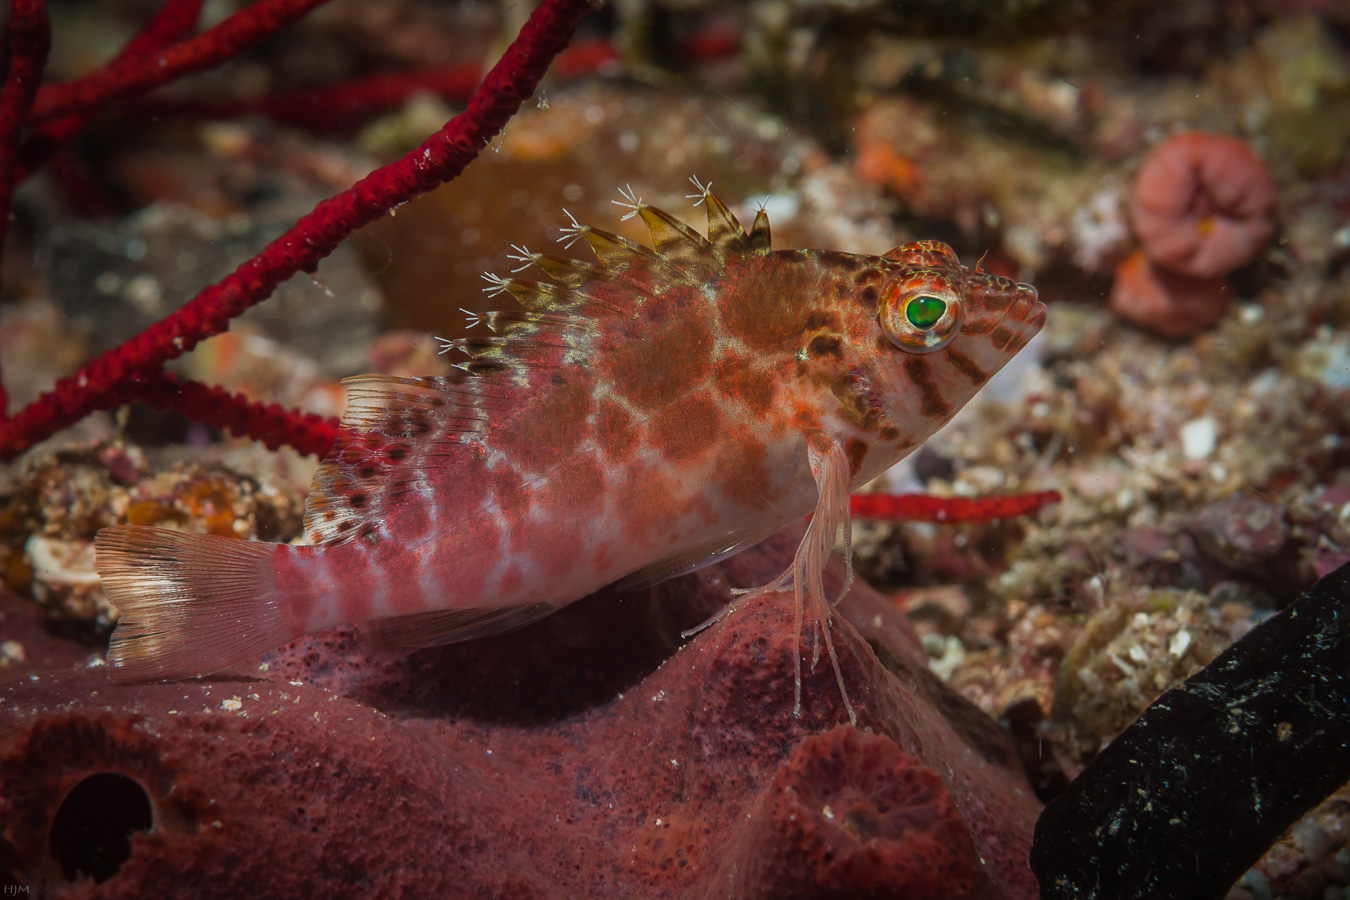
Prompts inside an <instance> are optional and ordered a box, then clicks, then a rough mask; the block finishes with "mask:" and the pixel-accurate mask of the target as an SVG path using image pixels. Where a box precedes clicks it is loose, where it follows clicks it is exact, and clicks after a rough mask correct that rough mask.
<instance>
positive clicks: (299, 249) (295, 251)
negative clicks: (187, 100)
mask: <svg viewBox="0 0 1350 900" xmlns="http://www.w3.org/2000/svg"><path fill="white" fill-rule="evenodd" d="M34 2H37V0H34ZM266 2H268V0H260V2H259V3H258V4H255V6H254V7H249V9H254V8H255V7H256V6H261V5H263V3H266ZM297 2H298V0H291V4H290V6H287V4H280V3H278V4H273V6H276V7H286V8H288V9H290V8H293V7H294V6H295V5H296V3H297ZM309 2H310V3H311V5H312V2H313V0H309ZM301 5H303V4H301ZM590 10H591V5H590V3H589V2H587V0H544V2H543V3H541V4H540V6H539V7H538V9H536V10H535V11H534V13H533V14H532V15H531V16H530V19H529V21H527V22H526V23H525V26H524V27H523V28H522V29H521V32H520V34H519V36H518V37H517V38H516V40H515V41H514V42H513V43H512V44H511V46H510V47H508V48H507V50H506V52H505V53H504V54H503V55H502V57H501V59H500V60H498V62H497V64H496V65H495V66H493V67H492V70H491V71H489V72H488V74H487V76H486V77H485V78H484V79H483V82H482V84H481V85H480V86H479V88H478V90H477V91H475V92H474V95H473V97H471V98H470V100H469V103H468V108H467V109H466V110H465V111H464V112H463V113H461V114H460V115H458V116H455V117H454V118H453V119H451V120H450V121H449V122H447V123H446V124H445V126H444V127H443V128H442V129H441V130H440V131H438V132H437V133H436V134H434V135H432V136H431V137H430V138H428V139H427V140H426V141H424V142H423V143H422V145H421V146H419V147H417V148H416V149H415V150H413V151H412V152H411V153H409V154H407V155H406V156H404V157H403V158H402V159H400V160H398V161H396V162H394V163H391V164H389V165H387V166H383V167H381V168H379V169H376V170H375V171H374V172H372V173H370V174H369V175H367V176H366V177H365V178H363V179H361V180H360V181H359V182H357V183H356V184H355V185H354V186H352V187H351V188H350V189H348V190H347V191H344V192H343V193H341V194H339V195H337V196H335V197H332V198H330V199H328V200H325V201H323V202H322V203H320V204H319V205H318V206H316V207H315V208H314V211H313V212H311V213H309V214H308V215H306V216H304V217H302V218H301V219H300V220H299V221H298V222H297V223H296V224H295V225H294V226H293V227H292V228H291V229H289V230H288V231H287V232H286V233H285V234H283V235H281V237H279V238H277V239H276V240H274V241H273V242H272V243H270V244H268V245H267V247H265V248H264V249H263V250H262V252H260V253H259V254H258V255H257V256H255V257H253V258H252V259H250V260H248V261H247V262H245V263H243V264H242V265H241V266H239V268H237V269H236V270H235V271H234V272H232V273H231V274H230V275H228V276H226V277H225V278H224V279H222V280H221V281H220V282H218V283H217V284H215V285H213V286H211V287H209V288H206V289H205V290H203V291H201V292H200V293H198V294H197V295H196V296H195V297H194V298H193V299H192V300H190V301H189V302H188V303H187V304H186V305H185V306H183V307H182V308H181V309H179V310H178V311H176V312H174V313H172V314H170V315H169V316H167V317H165V318H164V319H161V320H160V321H159V322H157V323H155V324H154V325H152V326H151V327H150V328H148V329H147V330H146V331H144V332H142V333H141V334H139V335H137V336H136V337H134V338H132V339H131V340H129V341H127V342H126V343H124V344H122V345H121V346H118V347H115V348H113V349H112V350H109V351H108V352H106V353H104V354H102V355H101V356H99V357H98V358H96V359H94V360H93V361H91V362H90V363H88V364H86V365H85V366H84V367H83V368H81V369H80V370H79V371H78V372H76V373H75V374H74V375H72V376H69V377H66V378H62V379H61V380H60V381H58V382H57V384H56V386H55V388H53V389H52V390H51V391H49V392H48V393H46V394H43V395H42V396H41V397H39V398H38V399H37V400H35V401H34V402H33V403H31V404H29V405H28V406H27V407H25V408H24V409H23V410H21V411H19V412H18V413H17V414H16V415H15V416H14V417H13V418H10V419H8V420H6V421H4V422H3V423H2V424H0V459H7V458H12V457H14V456H16V455H18V454H19V453H21V452H23V451H24V450H25V449H27V448H28V447H31V446H32V445H33V444H35V443H36V442H38V441H40V440H43V439H45V438H46V437H48V436H50V435H51V434H53V433H55V432H56V431H57V430H59V429H61V428H65V427H67V426H69V425H71V424H73V423H74V422H76V421H78V420H79V419H80V418H82V417H83V416H84V415H85V414H87V413H88V412H90V411H91V410H94V409H100V408H106V407H107V406H108V405H109V404H112V403H114V402H115V401H116V400H118V399H120V398H124V397H125V396H126V392H127V391H128V389H129V387H130V386H131V385H133V383H134V382H135V381H136V379H138V378H144V377H145V376H147V375H148V374H152V373H155V372H158V371H159V369H160V367H161V366H162V365H163V364H164V363H165V362H166V361H168V360H170V359H174V358H177V357H178V356H181V355H182V354H183V353H186V352H187V351H189V350H191V349H192V348H193V347H195V346H196V345H197V343H199V342H200V341H202V340H204V339H206V338H208V337H211V336H213V335H216V334H219V333H220V332H222V331H224V330H225V329H226V327H228V324H229V321H230V319H232V318H234V317H235V316H237V315H239V314H240V313H242V312H243V311H244V310H246V309H248V308H249V307H251V306H253V305H255V304H257V303H260V302H262V301H263V300H265V299H266V298H267V297H269V296H271V294H272V292H273V291H274V290H275V289H276V287H277V285H278V284H280V283H281V282H282V281H285V280H286V279H288V278H290V277H292V276H293V275H295V274H297V273H299V272H310V273H312V272H314V271H315V269H316V268H317V267H318V264H319V261H320V260H322V259H323V258H324V257H325V256H327V255H328V254H329V253H331V252H332V251H333V250H334V249H335V248H336V247H337V246H338V245H339V244H340V243H341V242H342V241H343V240H345V239H346V238H347V237H348V236H349V235H350V234H351V233H352V232H353V231H355V230H356V229H358V228H360V227H362V226H364V225H366V224H369V223H370V222H372V221H374V220H375V219H376V218H378V217H379V216H381V215H383V214H384V213H386V212H387V211H388V210H389V209H392V208H393V207H396V206H398V205H400V204H402V203H406V202H407V201H408V200H410V199H412V198H413V197H416V196H418V195H419V194H422V193H425V192H427V191H429V190H431V189H432V188H435V187H437V186H439V185H441V184H444V183H445V182H447V181H450V180H452V179H453V178H455V177H456V176H458V175H459V174H460V173H461V172H462V171H463V170H464V168H465V166H467V165H468V164H469V162H471V161H472V160H473V159H474V158H475V157H476V156H477V155H478V153H479V151H481V150H482V149H483V147H485V146H487V143H488V141H490V140H491V139H492V138H493V136H494V135H496V134H497V133H498V132H499V131H501V129H502V128H504V127H505V125H506V123H507V122H508V121H509V120H510V118H511V117H512V116H513V115H514V114H515V112H516V111H517V110H518V109H519V108H520V105H521V103H523V102H524V101H525V100H526V99H528V98H529V97H530V96H532V95H533V94H534V92H535V89H536V88H537V87H538V84H539V81H540V79H541V78H542V77H543V75H544V72H545V71H546V70H547V69H548V66H549V63H550V62H551V61H552V60H553V58H554V57H555V56H556V55H557V54H558V53H559V52H560V51H561V50H562V49H563V47H565V46H566V44H567V42H568V40H569V39H570V38H571V35H572V32H573V31H574V30H575V28H576V25H577V23H578V22H579V21H580V19H581V17H582V16H584V15H586V13H588V12H589V11H590ZM277 27H280V26H279V25H278V26H277ZM194 40H195V39H194ZM188 43H191V42H188ZM165 52H166V53H167V54H170V55H172V51H165ZM57 96H59V95H57ZM80 96H87V95H85V94H81V95H80ZM119 96H120V95H119ZM37 102H39V103H40V102H42V96H41V94H39V97H38V100H37ZM61 102H62V103H71V105H70V106H69V107H66V106H63V105H60V104H59V103H58V102H57V101H54V100H53V101H48V103H49V105H48V106H47V107H45V109H46V110H47V111H48V113H49V114H50V113H51V112H52V111H53V110H55V111H57V112H56V114H64V113H65V112H69V111H71V110H73V109H76V108H77V107H78V104H75V103H74V102H73V101H65V100H63V101H61Z"/></svg>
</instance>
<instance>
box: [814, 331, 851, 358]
mask: <svg viewBox="0 0 1350 900" xmlns="http://www.w3.org/2000/svg"><path fill="white" fill-rule="evenodd" d="M806 352H807V353H809V354H811V355H812V356H831V357H833V358H835V359H843V358H844V342H843V341H841V340H839V338H837V337H834V336H832V335H824V334H818V335H816V336H815V337H813V338H811V343H809V344H807V345H806Z"/></svg>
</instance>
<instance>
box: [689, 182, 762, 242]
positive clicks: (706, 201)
mask: <svg viewBox="0 0 1350 900" xmlns="http://www.w3.org/2000/svg"><path fill="white" fill-rule="evenodd" d="M689 180H690V181H691V182H692V183H693V185H694V187H695V188H697V189H698V193H697V194H690V195H689V198H690V199H691V200H694V205H695V206H698V205H699V204H702V205H703V206H704V207H705V208H706V209H707V211H708V240H709V241H710V242H711V243H712V245H713V248H714V249H715V250H716V251H717V253H718V255H719V256H720V257H721V258H722V259H732V258H735V257H738V256H748V255H749V254H750V252H751V251H750V239H749V236H748V235H746V233H745V229H744V228H742V227H741V223H740V221H739V220H738V219H737V218H736V216H735V215H733V214H732V212H731V210H729V209H727V207H726V204H725V203H723V202H722V201H721V200H719V199H718V198H717V195H716V194H714V193H713V192H712V182H708V183H707V184H704V183H703V182H701V181H699V180H698V178H697V177H695V176H693V175H691V176H689Z"/></svg>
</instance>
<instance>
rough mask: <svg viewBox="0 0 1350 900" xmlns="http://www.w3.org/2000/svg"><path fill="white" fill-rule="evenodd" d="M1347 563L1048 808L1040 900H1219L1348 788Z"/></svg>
mask: <svg viewBox="0 0 1350 900" xmlns="http://www.w3.org/2000/svg"><path fill="white" fill-rule="evenodd" d="M1348 675H1350V564H1346V565H1343V566H1341V567H1340V568H1339V569H1337V570H1336V571H1334V572H1332V573H1331V574H1330V575H1328V576H1326V577H1325V578H1323V579H1322V580H1321V581H1319V582H1317V584H1315V585H1313V587H1312V589H1311V590H1309V591H1308V593H1307V594H1305V595H1304V596H1302V597H1300V598H1299V599H1298V600H1297V601H1295V602H1294V603H1293V604H1292V605H1290V606H1289V607H1287V608H1286V609H1284V610H1282V611H1281V612H1279V613H1278V614H1276V615H1275V616H1273V617H1272V618H1270V619H1268V620H1267V621H1265V622H1263V623H1262V624H1260V625H1258V626H1257V627H1256V628H1253V629H1252V630H1251V631H1250V632H1248V633H1247V635H1246V636H1245V637H1243V638H1242V639H1241V640H1240V641H1238V642H1237V643H1236V644H1234V645H1233V646H1232V647H1230V648H1228V650H1226V651H1224V653H1223V654H1221V655H1220V656H1219V658H1218V659H1216V660H1214V662H1213V663H1211V664H1210V665H1209V666H1207V667H1206V668H1205V669H1204V670H1203V671H1201V672H1199V673H1197V674H1196V675H1195V676H1194V677H1192V678H1191V679H1190V680H1188V681H1187V682H1186V683H1185V684H1184V685H1183V686H1181V687H1179V688H1175V689H1173V690H1170V691H1168V692H1167V693H1165V694H1163V695H1162V696H1161V697H1159V698H1158V700H1157V702H1155V703H1154V704H1153V705H1152V706H1150V707H1149V708H1148V709H1147V710H1146V711H1145V712H1144V714H1143V715H1142V716H1140V718H1139V720H1138V721H1136V722H1135V723H1134V724H1133V725H1131V726H1130V727H1129V728H1127V729H1125V731H1124V732H1123V733H1122V734H1121V735H1120V736H1119V737H1118V738H1116V739H1115V740H1114V741H1112V742H1111V744H1110V746H1108V747H1107V748H1106V749H1105V750H1103V751H1102V753H1101V754H1100V755H1099V756H1098V757H1097V758H1096V759H1094V760H1093V761H1092V763H1091V764H1090V765H1089V766H1088V767H1087V768H1086V769H1084V770H1083V772H1082V773H1081V774H1080V775H1079V776H1078V777H1077V778H1076V779H1074V781H1073V782H1072V783H1071V784H1070V785H1069V787H1068V788H1067V789H1066V790H1065V791H1064V792H1063V793H1062V794H1060V795H1059V796H1058V797H1056V798H1055V799H1054V800H1053V801H1051V803H1050V804H1049V805H1048V806H1047V807H1046V808H1045V811H1044V812H1043V813H1042V814H1041V817H1040V820H1039V821H1037V823H1036V836H1035V840H1034V841H1033V842H1032V847H1031V868H1032V870H1033V871H1034V872H1035V873H1036V877H1037V879H1039V881H1040V885H1041V896H1042V898H1044V900H1060V898H1083V900H1086V898H1093V900H1108V898H1112V900H1114V898H1126V897H1140V898H1144V897H1147V898H1150V900H1164V898H1172V897H1176V898H1182V897H1185V898H1196V900H1199V898H1211V897H1222V896H1223V895H1224V893H1225V892H1226V891H1227V889H1228V888H1229V887H1230V886H1231V885H1232V883H1233V882H1234V881H1236V880H1237V879H1238V878H1239V877H1241V875H1242V873H1243V872H1245V871H1246V870H1247V869H1248V868H1250V867H1251V865H1252V864H1253V863H1255V862H1256V861H1257V859H1259V858H1260V856H1261V854H1262V853H1264V852H1265V851H1266V850H1267V849H1268V848H1269V847H1270V846H1271V844H1273V843H1274V842H1275V841H1276V840H1277V839H1278V838H1279V836H1280V834H1281V833H1282V832H1283V831H1284V830H1285V829H1286V828H1288V827H1289V825H1291V824H1292V823H1293V822H1295V821H1296V820H1297V819H1298V818H1299V817H1300V816H1302V815H1303V814H1304V813H1305V812H1306V811H1307V810H1309V809H1310V808H1312V807H1313V806H1315V805H1316V804H1317V803H1319V802H1320V801H1322V800H1323V799H1324V798H1325V797H1326V796H1327V795H1329V794H1330V793H1331V792H1332V791H1334V790H1336V789H1337V788H1339V787H1340V786H1341V785H1343V784H1345V783H1346V781H1348V780H1350V750H1347V747H1350V678H1348V677H1347V676H1348Z"/></svg>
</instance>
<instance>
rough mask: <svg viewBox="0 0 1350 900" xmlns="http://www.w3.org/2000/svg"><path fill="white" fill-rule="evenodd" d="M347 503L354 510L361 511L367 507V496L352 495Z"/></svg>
mask: <svg viewBox="0 0 1350 900" xmlns="http://www.w3.org/2000/svg"><path fill="white" fill-rule="evenodd" d="M347 503H348V504H349V505H350V506H351V508H352V509H360V508H361V507H363V506H365V505H366V495H365V494H352V495H351V496H350V497H348V498H347Z"/></svg>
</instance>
